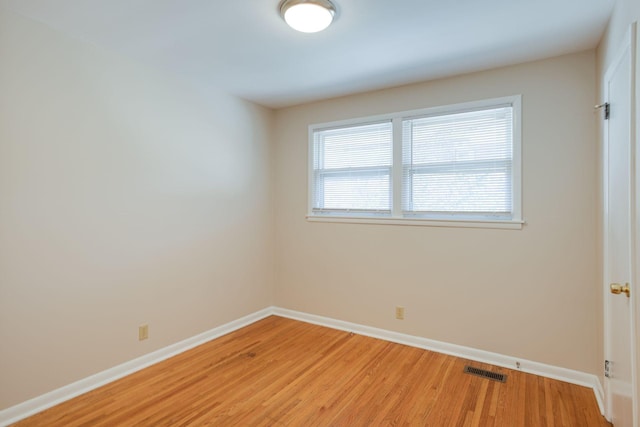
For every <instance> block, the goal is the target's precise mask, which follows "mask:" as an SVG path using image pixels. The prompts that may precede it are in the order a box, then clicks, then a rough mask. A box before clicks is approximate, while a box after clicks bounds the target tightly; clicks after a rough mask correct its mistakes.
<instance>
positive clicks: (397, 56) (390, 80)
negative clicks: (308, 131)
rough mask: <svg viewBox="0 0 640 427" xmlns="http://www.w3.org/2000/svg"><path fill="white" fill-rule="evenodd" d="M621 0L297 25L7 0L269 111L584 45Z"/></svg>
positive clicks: (348, 17) (530, 1)
mask: <svg viewBox="0 0 640 427" xmlns="http://www.w3.org/2000/svg"><path fill="white" fill-rule="evenodd" d="M614 1H615V0H483V1H479V0H440V1H433V0H386V1H383V0H334V2H335V3H336V6H337V8H338V16H337V19H336V21H335V22H334V24H333V25H332V26H331V27H329V28H328V29H327V30H326V31H324V32H322V33H316V34H304V33H298V32H296V31H294V30H292V29H291V28H289V27H288V26H287V25H286V24H285V23H284V21H283V20H282V19H281V18H280V16H279V14H278V2H279V0H227V1H223V0H0V5H1V6H4V7H6V8H7V9H9V10H12V11H14V12H17V13H20V14H22V15H25V16H27V17H30V18H33V19H35V20H37V21H41V22H44V23H45V24H47V25H48V26H50V27H52V28H55V29H57V30H60V31H62V32H65V33H67V34H70V35H72V36H74V37H78V38H81V39H84V40H86V41H88V42H91V43H94V44H97V45H99V46H103V47H105V48H107V49H112V50H115V51H117V52H120V53H121V54H123V55H125V56H128V57H130V58H133V59H135V60H138V61H143V62H145V63H148V64H151V65H154V66H158V67H161V68H163V69H165V70H168V71H169V72H172V73H174V74H177V75H179V76H181V77H183V78H186V79H189V81H191V82H192V83H194V84H196V85H197V86H198V87H199V88H201V89H202V90H204V91H206V90H209V89H216V90H217V89H220V88H222V89H223V90H225V91H227V92H230V93H232V94H235V95H238V96H240V97H243V98H246V99H249V100H251V101H254V102H257V103H259V104H262V105H265V106H269V107H282V106H288V105H294V104H298V103H302V102H307V101H312V100H317V99H324V98H330V97H335V96H340V95H346V94H351V93H355V92H361V91H367V90H372V89H381V88H385V87H390V86H396V85H400V84H406V83H412V82H417V81H423V80H428V79H434V78H438V77H442V76H446V75H453V74H460V73H465V72H470V71H477V70H482V69H488V68H493V67H497V66H503V65H509V64H515V63H519V62H524V61H530V60H535V59H540V58H545V57H551V56H556V55H561V54H565V53H570V52H577V51H581V50H586V49H590V48H593V47H595V46H596V45H597V43H598V41H599V39H600V37H601V35H602V33H603V31H604V28H605V26H606V23H607V21H608V18H609V15H610V12H611V9H612V6H613V2H614Z"/></svg>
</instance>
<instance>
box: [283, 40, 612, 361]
mask: <svg viewBox="0 0 640 427" xmlns="http://www.w3.org/2000/svg"><path fill="white" fill-rule="evenodd" d="M595 88H596V63H595V54H594V52H584V53H579V54H574V55H568V56H564V57H559V58H554V59H549V60H544V61H538V62H533V63H527V64H523V65H518V66H513V67H508V68H501V69H497V70H492V71H487V72H481V73H475V74H470V75H465V76H460V77H455V78H449V79H444V80H439V81H433V82H427V83H422V84H416V85H410V86H405V87H399V88H395V89H390V90H384V91H378V92H371V93H367V94H362V95H355V96H349V97H344V98H339V99H334V100H329V101H324V102H317V103H313V104H307V105H302V106H297V107H293V108H289V109H283V110H279V111H278V112H277V114H276V131H275V136H276V160H275V163H276V176H275V188H276V206H277V215H276V247H277V251H276V265H277V267H276V303H277V305H279V306H281V307H284V308H289V309H293V310H300V311H304V312H309V313H313V314H318V315H323V316H329V317H332V318H336V319H342V320H346V321H350V322H356V323H361V324H365V325H370V326H374V327H380V328H385V329H389V330H394V331H399V332H404V333H408V334H412V335H418V336H422V337H427V338H431V339H435V340H440V341H445V342H448V343H454V344H460V345H464V346H469V347H473V348H478V349H483V350H488V351H493V352H498V353H502V354H506V355H512V356H516V357H522V358H525V359H530V360H534V361H537V362H542V363H548V364H551V365H556V366H562V367H566V368H571V369H576V370H580V371H584V372H590V373H596V372H598V371H599V368H600V364H599V361H598V360H599V359H598V357H597V353H598V350H599V348H598V345H599V344H598V343H599V339H598V334H597V330H598V325H599V323H600V322H601V319H600V318H599V317H598V315H597V313H598V312H599V306H598V298H597V293H598V292H599V291H598V283H599V282H598V277H597V273H598V268H597V264H598V258H597V241H596V206H597V205H596V202H597V173H596V167H597V163H598V162H597V145H596V127H595V121H596V118H595V116H594V114H593V104H594V101H595V98H596V96H595ZM513 94H522V95H523V98H522V100H523V107H522V109H523V142H522V143H523V187H524V193H523V201H524V202H523V213H524V218H525V219H526V221H527V225H526V226H525V227H524V229H523V230H521V231H519V230H490V229H462V228H436V227H411V226H390V225H358V224H335V223H310V222H307V221H306V220H305V214H306V209H307V144H308V142H307V127H308V126H309V125H310V124H312V123H320V122H327V121H333V120H339V119H347V118H353V117H361V116H367V115H374V114H381V113H388V112H394V111H402V110H410V109H416V108H422V107H431V106H437V105H444V104H451V103H458V102H465V101H472V100H478V99H485V98H492V97H500V96H506V95H513ZM395 305H403V306H405V307H406V320H403V321H399V320H395V319H394V306H395Z"/></svg>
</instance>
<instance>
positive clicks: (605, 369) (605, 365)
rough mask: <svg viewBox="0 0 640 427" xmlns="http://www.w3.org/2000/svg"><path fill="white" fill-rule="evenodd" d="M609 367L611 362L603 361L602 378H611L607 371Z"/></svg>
mask: <svg viewBox="0 0 640 427" xmlns="http://www.w3.org/2000/svg"><path fill="white" fill-rule="evenodd" d="M610 366H611V362H609V361H608V360H605V361H604V376H605V377H607V378H611V372H610V371H609V367H610Z"/></svg>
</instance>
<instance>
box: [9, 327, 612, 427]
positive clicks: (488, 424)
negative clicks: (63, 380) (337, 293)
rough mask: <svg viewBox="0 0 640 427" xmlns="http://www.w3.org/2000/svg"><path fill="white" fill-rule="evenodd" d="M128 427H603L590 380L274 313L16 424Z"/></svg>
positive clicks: (18, 425)
mask: <svg viewBox="0 0 640 427" xmlns="http://www.w3.org/2000/svg"><path fill="white" fill-rule="evenodd" d="M467 364H470V365H472V366H474V367H478V368H482V369H488V370H491V371H492V372H497V373H503V374H507V376H508V378H507V381H506V383H500V382H495V381H491V380H488V379H485V378H480V377H476V376H472V375H468V374H464V373H463V368H464V366H465V365H467ZM131 425H137V426H200V425H208V426H304V427H307V426H309V427H311V426H348V427H357V426H433V427H449V426H451V427H454V426H460V427H467V426H469V427H492V426H496V427H499V426H509V427H518V426H532V427H563V426H569V427H591V426H593V427H604V426H610V424H608V423H607V422H606V421H605V420H604V418H603V417H602V416H601V415H600V413H599V410H598V406H597V403H596V400H595V397H594V395H593V392H592V390H591V389H588V388H585V387H580V386H576V385H572V384H568V383H563V382H560V381H555V380H551V379H548V378H542V377H537V376H534V375H530V374H525V373H523V372H520V371H515V370H509V369H505V368H499V367H495V366H490V365H486V364H482V363H476V362H471V361H468V360H464V359H460V358H456V357H452V356H447V355H443V354H439V353H434V352H430V351H426V350H421V349H417V348H413V347H408V346H404V345H400V344H394V343H390V342H386V341H382V340H378V339H374V338H369V337H365V336H360V335H355V334H351V333H348V332H344V331H338V330H334V329H329V328H324V327H321V326H316V325H311V324H307V323H303V322H298V321H294V320H290V319H285V318H281V317H277V316H271V317H268V318H266V319H263V320H261V321H259V322H256V323H254V324H252V325H249V326H247V327H245V328H243V329H241V330H238V331H235V332H233V333H230V334H228V335H225V336H223V337H220V338H218V339H216V340H213V341H211V342H208V343H206V344H203V345H201V346H199V347H196V348H194V349H192V350H189V351H187V352H184V353H182V354H179V355H177V356H175V357H173V358H171V359H168V360H166V361H164V362H161V363H158V364H156V365H154V366H151V367H149V368H147V369H144V370H142V371H139V372H137V373H134V374H132V375H129V376H127V377H125V378H122V379H120V380H118V381H115V382H113V383H110V384H107V385H105V386H103V387H101V388H99V389H96V390H94V391H91V392H89V393H86V394H84V395H82V396H78V397H76V398H74V399H72V400H69V401H67V402H64V403H62V404H60V405H58V406H56V407H53V408H51V409H49V410H46V411H44V412H41V413H39V414H36V415H34V416H32V417H30V418H27V419H25V420H23V421H21V422H19V423H17V424H15V426H17V427H23V426H53V427H55V426H64V427H79V426H91V427H95V426H131Z"/></svg>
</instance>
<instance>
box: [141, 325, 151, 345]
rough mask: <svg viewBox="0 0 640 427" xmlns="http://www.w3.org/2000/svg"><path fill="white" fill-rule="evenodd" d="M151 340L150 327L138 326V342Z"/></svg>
mask: <svg viewBox="0 0 640 427" xmlns="http://www.w3.org/2000/svg"><path fill="white" fill-rule="evenodd" d="M147 338H149V325H140V326H138V341H142V340H146V339H147Z"/></svg>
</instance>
